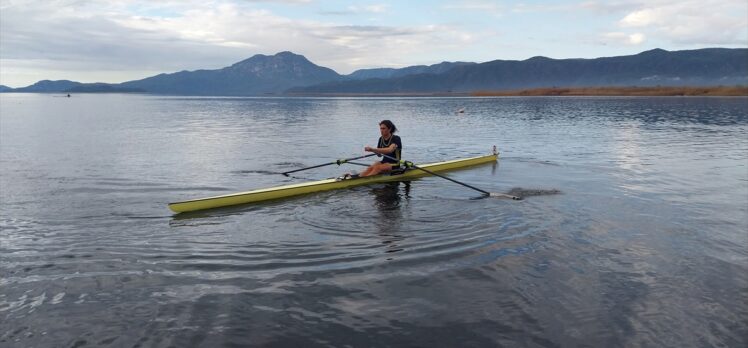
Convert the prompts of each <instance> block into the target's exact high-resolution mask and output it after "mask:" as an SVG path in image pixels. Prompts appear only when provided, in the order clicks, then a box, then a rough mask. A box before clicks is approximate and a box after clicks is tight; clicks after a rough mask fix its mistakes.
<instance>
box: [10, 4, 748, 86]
mask: <svg viewBox="0 0 748 348" xmlns="http://www.w3.org/2000/svg"><path fill="white" fill-rule="evenodd" d="M706 47H733V48H734V47H740V48H745V47H748V1H746V0H646V1H645V0H612V1H595V0H578V1H574V0H546V1H486V0H468V1H456V0H441V1H440V0H435V1H415V0H411V1H378V0H372V1H334V0H331V1H325V0H265V1H263V0H216V1H212V0H184V1H170V0H162V1H158V0H151V1H141V0H109V1H93V0H92V1H84V0H44V1H36V0H0V84H2V85H6V86H10V87H23V86H27V85H30V84H32V83H34V82H37V81H39V80H44V79H49V80H63V79H66V80H73V81H79V82H108V83H118V82H124V81H130V80H137V79H142V78H145V77H149V76H153V75H156V74H159V73H171V72H176V71H181V70H197V69H219V68H222V67H225V66H229V65H231V64H233V63H236V62H238V61H241V60H243V59H246V58H249V57H251V56H253V55H255V54H265V55H272V54H275V53H277V52H281V51H291V52H294V53H297V54H301V55H304V56H306V57H307V58H308V59H309V60H310V61H312V62H313V63H315V64H317V65H321V66H325V67H328V68H331V69H333V70H335V71H337V72H338V73H340V74H349V73H351V72H353V71H355V70H357V69H364V68H378V67H392V68H400V67H405V66H410V65H420V64H425V65H430V64H436V63H440V62H443V61H469V62H486V61H491V60H496V59H503V60H524V59H528V58H531V57H534V56H546V57H550V58H556V59H563V58H596V57H609V56H619V55H631V54H636V53H639V52H642V51H646V50H650V49H653V48H662V49H666V50H669V51H674V50H685V49H698V48H706Z"/></svg>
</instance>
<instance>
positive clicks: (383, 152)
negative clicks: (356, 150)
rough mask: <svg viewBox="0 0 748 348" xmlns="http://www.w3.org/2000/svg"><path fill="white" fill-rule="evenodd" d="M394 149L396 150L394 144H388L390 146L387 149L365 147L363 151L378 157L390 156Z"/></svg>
mask: <svg viewBox="0 0 748 348" xmlns="http://www.w3.org/2000/svg"><path fill="white" fill-rule="evenodd" d="M395 149H397V145H396V144H390V146H387V147H369V146H367V147H365V148H364V151H368V152H373V153H376V154H380V155H391V154H392V153H393V152H395Z"/></svg>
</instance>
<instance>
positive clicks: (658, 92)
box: [470, 86, 748, 97]
mask: <svg viewBox="0 0 748 348" xmlns="http://www.w3.org/2000/svg"><path fill="white" fill-rule="evenodd" d="M470 96H473V97H513V96H516V97H524V96H606V97H618V96H637V97H645V96H652V97H681V96H715V97H734V96H748V86H731V87H726V86H717V87H571V88H561V87H552V88H531V89H522V90H506V91H491V90H484V91H473V92H471V93H470Z"/></svg>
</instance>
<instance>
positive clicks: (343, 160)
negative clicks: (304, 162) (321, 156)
mask: <svg viewBox="0 0 748 348" xmlns="http://www.w3.org/2000/svg"><path fill="white" fill-rule="evenodd" d="M374 155H375V154H373V153H370V154H368V155H363V156H358V157H351V158H346V159H339V160H337V161H335V162H329V163H323V164H318V165H316V166H311V167H306V168H301V169H294V170H289V171H287V172H283V173H281V174H283V175H288V174H291V173H296V172H300V171H302V170H308V169H314V168H319V167H324V166H329V165H333V164H337V165H341V164H343V163H346V162H348V161H353V160H357V159H362V158H366V157H371V156H374Z"/></svg>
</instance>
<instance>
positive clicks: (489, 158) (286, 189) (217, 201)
mask: <svg viewBox="0 0 748 348" xmlns="http://www.w3.org/2000/svg"><path fill="white" fill-rule="evenodd" d="M498 157H499V155H498V153H496V152H494V153H492V154H489V155H485V156H476V157H470V158H463V159H456V160H451V161H445V162H436V163H429V164H422V165H418V166H417V167H415V166H414V167H410V166H409V167H406V168H405V169H404V170H403V171H401V172H399V173H393V174H390V173H387V174H380V175H375V176H368V177H356V178H350V179H344V180H340V179H325V180H318V181H310V182H305V183H300V184H291V185H283V186H275V187H269V188H264V189H257V190H252V191H246V192H239V193H232V194H227V195H221V196H213V197H207V198H199V199H192V200H188V201H182V202H174V203H169V209H171V210H172V211H174V212H176V213H184V212H189V211H196V210H204V209H213V208H220V207H227V206H232V205H239V204H247V203H256V202H262V201H267V200H272V199H279V198H286V197H292V196H298V195H303V194H307V193H313V192H320V191H328V190H336V189H344V188H348V187H353V186H361V185H369V184H375V183H380V182H388V181H401V180H408V179H413V178H417V177H421V176H427V175H429V173H428V172H445V171H450V170H456V169H462V168H467V167H471V166H475V165H479V164H486V163H495V162H496V161H497V160H498Z"/></svg>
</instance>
